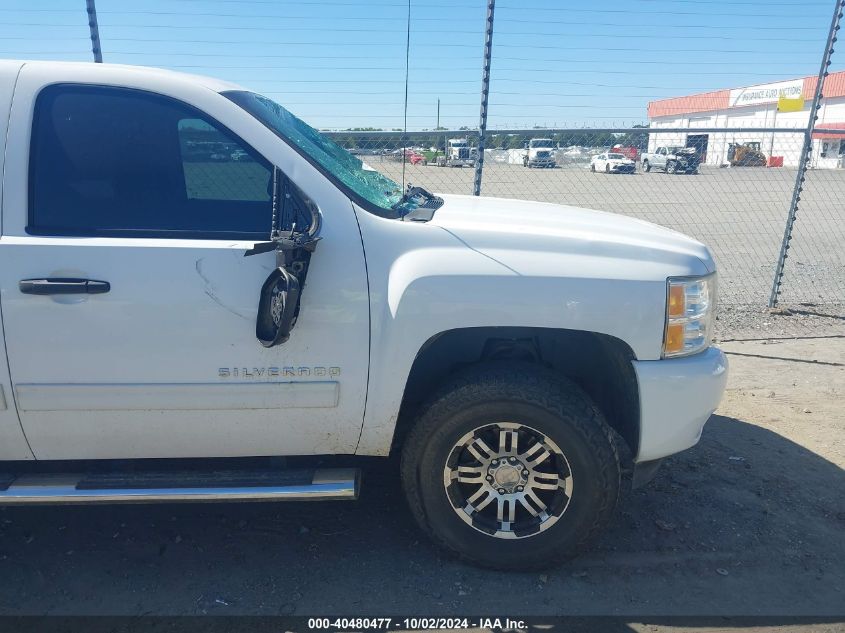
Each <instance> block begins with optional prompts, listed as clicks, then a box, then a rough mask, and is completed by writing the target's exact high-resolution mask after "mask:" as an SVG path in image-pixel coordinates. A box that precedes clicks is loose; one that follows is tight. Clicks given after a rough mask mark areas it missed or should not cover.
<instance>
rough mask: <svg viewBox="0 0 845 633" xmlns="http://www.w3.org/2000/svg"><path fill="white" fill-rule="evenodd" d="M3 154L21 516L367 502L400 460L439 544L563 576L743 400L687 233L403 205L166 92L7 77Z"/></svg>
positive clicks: (235, 120)
mask: <svg viewBox="0 0 845 633" xmlns="http://www.w3.org/2000/svg"><path fill="white" fill-rule="evenodd" d="M0 138H2V139H3V140H2V141H0V142H2V145H3V146H2V151H0V173H2V182H0V195H2V236H0V306H1V307H2V313H0V319H2V323H0V332H2V338H0V354H2V356H3V358H4V362H2V363H0V460H2V462H3V464H2V468H0V472H2V473H3V474H2V475H0V505H3V504H43V503H55V504H66V503H121V502H159V501H174V500H176V501H232V500H254V501H284V500H302V499H354V498H355V497H356V496H357V494H358V490H359V485H360V479H359V469H360V465H359V463H358V462H356V461H355V460H356V459H357V458H359V457H361V456H383V457H387V456H390V455H397V456H400V455H401V466H400V467H399V468H398V469H397V471H399V472H397V477H399V476H401V479H402V484H403V488H404V491H405V494H406V496H407V500H408V505H409V507H410V509H411V512H412V513H413V515H414V517H415V518H416V520H417V521H418V523H419V525H420V526H421V528H422V529H423V530H424V531H425V532H426V533H427V534H428V535H429V536H430V537H431V538H432V539H434V541H436V542H437V543H439V544H440V545H442V546H443V547H444V548H446V549H448V550H449V551H451V552H454V553H456V554H457V555H459V556H461V557H463V558H465V559H467V560H470V561H473V562H475V563H477V564H480V565H485V566H489V567H495V568H501V569H526V568H537V567H543V566H547V565H550V564H554V563H555V562H557V561H560V560H563V559H565V558H568V557H571V556H573V555H575V554H576V553H577V552H579V551H580V550H582V549H583V548H585V547H586V546H587V545H588V544H589V543H590V541H591V540H592V539H593V538H594V537H595V536H596V535H597V534H598V533H599V532H600V531H601V530H602V529H603V528H604V527H605V526H606V525H607V524H608V523H609V522H610V521H611V518H612V516H613V512H614V507H615V505H616V501H617V497H618V495H619V490H620V473H621V467H620V457H619V455H620V452H619V448H618V447H619V445H620V444H621V443H624V444H625V445H626V447H627V448H626V451H625V452H626V453H628V454H630V455H631V459H632V461H633V484H634V485H640V484H642V483H644V482H645V481H647V480H648V479H649V477H650V476H651V475H653V473H654V472H655V469H656V467H657V465H658V464H659V463H660V461H661V459H662V458H664V457H666V456H668V455H672V454H673V453H677V452H678V451H682V450H684V449H687V448H689V447H691V446H693V445H694V444H695V443H696V442H697V441H698V438H699V436H700V434H701V431H702V428H703V426H704V424H705V422H706V421H707V419H708V418H709V416H710V414H711V413H712V411H713V410H714V409H715V408H716V406H717V404H718V402H719V399H720V397H721V395H722V392H723V390H724V387H725V380H726V372H727V364H726V361H725V357H724V355H723V354H722V352H721V351H720V350H719V349H717V348H715V347H712V346H711V339H712V328H713V322H714V318H715V310H716V270H715V265H714V262H713V258H712V256H711V253H710V251H709V250H708V249H707V248H706V247H705V246H704V245H702V244H700V243H699V242H696V241H695V240H693V239H691V238H688V237H685V236H683V235H680V234H678V233H676V232H675V231H670V230H667V229H664V228H661V227H658V226H655V225H652V224H648V223H646V222H643V221H640V220H635V219H632V218H628V217H625V216H622V215H615V214H611V213H602V212H598V211H590V210H585V209H578V208H573V207H566V206H559V205H554V204H544V203H537V202H521V201H517V200H504V199H496V198H479V197H472V196H460V195H445V194H444V195H436V194H433V193H430V192H428V191H426V190H425V189H422V188H419V187H413V186H410V185H409V186H408V188H407V189H405V190H403V189H402V188H401V187H400V186H399V185H398V184H396V183H395V182H393V181H391V180H390V179H388V178H387V177H385V176H384V175H382V174H380V173H379V172H377V171H375V170H373V169H372V168H370V167H368V166H367V165H366V164H364V163H362V162H361V160H359V159H358V158H356V157H355V156H352V155H350V154H349V153H348V152H346V151H345V150H343V149H342V148H341V147H340V146H338V145H337V144H335V143H334V142H333V141H331V140H330V139H328V138H326V137H324V136H323V135H321V134H320V133H319V132H317V131H316V130H314V129H313V128H311V127H309V126H308V125H306V124H305V123H303V122H302V121H301V120H299V119H298V118H296V117H295V116H294V115H292V114H291V113H290V112H288V111H287V110H286V109H285V108H283V107H282V106H281V105H279V104H277V103H275V102H273V101H271V100H270V99H268V98H266V97H263V96H261V95H258V94H255V93H252V92H249V91H247V90H245V89H243V88H241V87H239V86H237V85H233V84H229V83H225V82H222V81H217V80H214V79H209V78H203V77H196V76H191V75H183V74H178V73H172V72H168V71H162V70H155V69H149V68H140V67H131V66H117V65H109V64H91V63H55V62H49V63H48V62H22V61H3V62H0ZM221 155H222V156H223V158H222V159H221V158H219V156H221ZM215 157H218V158H215ZM265 457H285V458H289V459H286V460H266V459H263V458H265Z"/></svg>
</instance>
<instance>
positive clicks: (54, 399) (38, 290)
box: [0, 67, 369, 459]
mask: <svg viewBox="0 0 845 633" xmlns="http://www.w3.org/2000/svg"><path fill="white" fill-rule="evenodd" d="M27 70H28V69H27V67H24V70H23V72H22V73H21V76H20V79H19V82H18V87H17V89H16V93H15V100H14V103H13V106H12V114H11V125H10V133H9V139H8V145H7V164H6V172H5V177H4V184H5V187H4V190H3V235H2V238H0V239H2V249H0V250H2V254H3V257H4V259H3V265H2V266H0V292H2V302H3V318H4V326H5V334H6V341H7V342H8V357H9V364H10V369H11V379H12V383H13V389H14V393H15V399H16V403H17V408H18V411H19V415H20V419H21V423H22V425H23V428H24V432H25V433H26V435H27V439H28V440H29V443H30V445H31V447H32V450H33V452H34V454H35V456H36V458H38V459H96V458H140V457H201V456H244V455H293V454H315V453H344V452H345V453H351V452H354V449H355V445H356V442H357V439H358V435H359V432H360V428H361V424H362V419H363V410H364V395H365V390H366V375H367V365H366V364H367V358H368V331H369V313H368V296H367V285H366V276H365V268H364V255H363V246H362V244H361V238H360V233H359V231H358V228H357V223H356V220H355V217H354V212H353V210H352V207H351V203H350V202H349V200H348V199H346V198H345V197H343V196H342V194H341V193H340V192H339V191H338V190H337V189H334V188H331V187H330V185H329V184H328V183H327V181H323V182H325V183H326V184H324V185H323V186H319V184H318V185H315V183H317V182H318V181H317V180H316V179H317V178H320V176H319V175H318V174H317V175H315V174H316V172H315V171H314V170H313V169H311V168H310V166H308V165H307V164H306V163H305V161H304V159H301V158H300V157H298V156H297V155H295V153H294V152H293V151H292V150H290V148H287V146H284V145H283V144H282V142H281V141H278V140H277V139H275V137H274V138H273V141H274V142H275V143H278V144H282V145H283V148H284V152H282V155H283V156H284V160H274V163H275V164H276V165H278V166H279V167H280V168H281V169H282V171H284V172H285V173H286V174H288V175H289V176H290V178H291V179H292V180H293V181H294V182H297V185H299V186H300V187H301V188H302V189H303V190H304V191H305V193H306V195H308V196H309V197H310V198H311V200H312V202H313V203H314V204H316V205H317V207H319V208H320V210H321V213H322V214H323V219H322V229H321V236H322V238H323V239H322V241H321V242H320V243H319V246H318V248H317V251H316V252H315V253H314V255H313V256H312V258H311V265H310V268H309V272H308V278H307V284H306V286H305V288H304V290H303V295H302V303H301V310H300V313H299V319H298V323H297V325H296V327H295V329H294V330H293V332H292V336H291V338H290V340H289V341H287V342H286V343H284V344H283V345H281V346H278V347H272V348H264V347H263V346H262V345H261V344H260V343H259V342H258V341H257V340H256V336H255V318H256V311H257V307H258V301H259V293H260V290H261V286H262V283H263V282H264V280H265V279H266V277H267V275H268V273H269V272H270V271H271V270H273V268H274V266H275V255H274V253H272V252H271V253H265V254H260V255H255V256H251V257H244V253H245V251H246V250H247V249H249V248H250V247H252V246H253V244H254V243H255V242H261V241H266V240H267V239H268V236H269V231H270V225H271V192H272V187H271V173H272V169H271V162H270V161H269V160H267V159H266V158H265V157H264V155H262V154H259V152H258V151H257V150H256V149H254V144H255V143H256V142H259V141H260V143H259V144H261V143H264V144H265V146H266V144H267V142H268V141H267V140H266V139H263V138H261V137H260V136H256V135H258V134H260V133H259V132H258V131H257V128H258V126H252V127H250V126H249V125H247V124H244V125H245V128H244V129H246V131H247V132H248V134H247V136H248V137H249V135H250V134H251V135H252V136H251V137H250V138H252V139H253V142H252V143H251V142H249V141H247V140H245V138H243V137H241V136H239V134H237V133H236V132H234V131H233V130H232V129H230V128H228V127H226V126H224V125H223V124H221V123H220V122H219V121H218V120H216V119H215V118H213V117H212V116H211V115H208V114H206V113H205V111H201V110H200V109H198V108H196V107H194V106H192V105H188V103H186V102H185V101H183V100H180V99H177V98H174V97H172V96H164V95H162V94H158V93H153V92H149V91H144V90H139V89H132V90H130V89H126V88H123V87H119V86H107V85H97V86H94V85H80V84H69V83H68V84H54V85H47V84H49V80H48V78H45V77H41V76H40V75H39V73H41V74H43V73H44V71H43V70H40V69H37V70H36V69H33V70H32V71H31V72H30V73H29V74H28V73H27ZM116 80H117V81H119V80H120V77H119V76H117V78H116ZM170 89H171V90H174V89H177V88H173V86H170ZM206 93H207V94H208V95H210V96H209V97H208V99H220V100H224V101H225V99H224V97H221V96H219V95H216V93H212V92H211V91H205V92H203V94H206ZM211 95H213V96H211ZM33 104H34V106H33ZM222 107H223V106H222V105H221V106H220V108H222ZM233 107H234V106H233ZM212 111H213V108H212ZM244 116H248V115H244ZM232 123H239V121H237V120H233V121H232V122H230V125H231V124H232ZM235 127H237V125H235ZM265 151H266V150H265ZM280 151H281V150H280ZM296 160H299V161H300V163H296V162H291V161H296ZM296 174H299V176H300V178H299V180H297V175H296Z"/></svg>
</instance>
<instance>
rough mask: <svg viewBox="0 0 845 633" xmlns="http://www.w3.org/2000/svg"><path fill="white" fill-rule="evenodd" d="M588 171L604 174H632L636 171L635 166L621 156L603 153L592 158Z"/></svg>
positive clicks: (632, 162) (628, 159)
mask: <svg viewBox="0 0 845 633" xmlns="http://www.w3.org/2000/svg"><path fill="white" fill-rule="evenodd" d="M590 171H592V172H597V171H603V172H604V173H606V174H633V173H634V172H635V171H637V164H636V163H635V162H634V161H632V160H631V159H630V158H626V157H625V156H624V155H623V154H616V153H612V152H611V153H607V152H605V153H604V154H599V155H598V156H593V159H592V160H591V161H590Z"/></svg>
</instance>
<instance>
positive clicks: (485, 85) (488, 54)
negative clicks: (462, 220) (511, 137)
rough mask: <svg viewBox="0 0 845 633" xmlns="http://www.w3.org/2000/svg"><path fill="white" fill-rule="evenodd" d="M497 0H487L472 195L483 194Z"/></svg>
mask: <svg viewBox="0 0 845 633" xmlns="http://www.w3.org/2000/svg"><path fill="white" fill-rule="evenodd" d="M495 11H496V0H487V22H486V24H485V26H484V65H483V69H482V71H481V117H480V121H479V123H478V158H476V160H475V182H474V183H473V187H472V195H474V196H480V195H481V175H482V174H483V172H484V135H485V134H486V133H487V98H488V97H489V95H490V62H491V59H492V57H493V15H494V13H495Z"/></svg>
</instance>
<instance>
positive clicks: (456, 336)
mask: <svg viewBox="0 0 845 633" xmlns="http://www.w3.org/2000/svg"><path fill="white" fill-rule="evenodd" d="M634 357H635V356H634V352H633V351H632V350H631V348H630V346H629V345H628V344H627V343H625V342H624V341H622V340H621V339H618V338H616V337H613V336H610V335H607V334H600V333H596V332H588V331H582V330H567V329H554V328H538V327H469V328H460V329H453V330H447V331H445V332H440V333H438V334H436V335H434V336H432V337H431V338H429V339H428V340H427V341H426V342H425V343H424V344H423V346H422V347H421V348H420V350H419V352H418V353H417V355H416V358H415V359H414V362H413V364H412V366H411V370H410V373H409V375H408V379H407V381H406V383H405V389H404V393H403V397H402V403H401V406H400V410H399V416H398V420H397V423H396V427H395V430H394V434H393V443H392V449H391V452H392V453H394V452H396V451H397V450H398V449H400V448H401V446H402V444H403V442H404V439H405V437H406V436H407V434H408V432H409V430H410V428H411V426H412V425H413V421H414V419H415V417H416V413H417V411H418V409H419V407H420V406H421V405H422V404H423V403H424V402H425V400H426V399H427V398H428V397H429V396H430V395H431V394H432V393H434V392H435V391H436V390H437V389H438V388H439V387H440V386H441V385H443V384H444V383H445V382H446V381H447V380H449V378H450V377H451V376H453V375H454V374H455V373H457V372H459V371H461V370H463V369H465V368H468V367H470V366H473V365H478V364H481V363H485V362H489V361H501V360H504V359H509V360H514V361H521V362H529V363H532V364H537V365H538V366H542V367H547V368H550V369H553V370H554V371H556V372H559V373H560V374H562V375H564V376H566V377H567V378H569V379H570V380H572V381H574V382H575V383H577V384H578V385H579V386H581V388H582V389H584V390H585V391H586V392H587V394H588V395H589V396H590V397H591V398H592V399H593V401H594V402H595V403H596V405H597V406H598V407H599V409H600V410H601V411H602V413H603V414H604V416H605V418H606V419H607V421H608V424H610V426H611V427H612V428H613V429H614V430H615V431H616V432H617V433H619V435H620V436H621V437H622V439H623V440H624V441H625V443H626V444H627V445H628V448H629V449H630V451H631V452H632V454H636V452H637V450H638V447H639V438H640V406H639V388H638V384H637V378H636V374H635V372H634V368H633V365H632V364H631V361H632V360H633V359H634Z"/></svg>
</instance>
